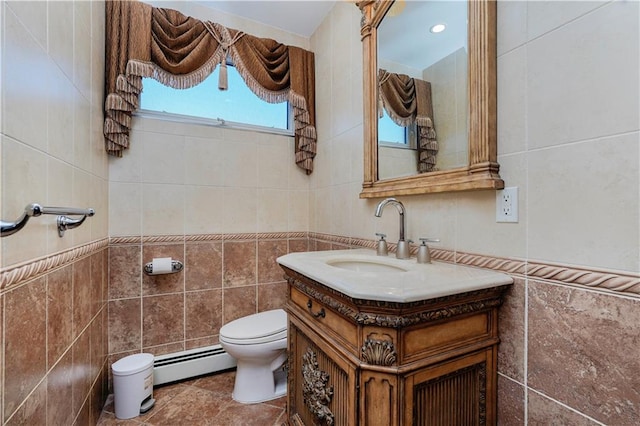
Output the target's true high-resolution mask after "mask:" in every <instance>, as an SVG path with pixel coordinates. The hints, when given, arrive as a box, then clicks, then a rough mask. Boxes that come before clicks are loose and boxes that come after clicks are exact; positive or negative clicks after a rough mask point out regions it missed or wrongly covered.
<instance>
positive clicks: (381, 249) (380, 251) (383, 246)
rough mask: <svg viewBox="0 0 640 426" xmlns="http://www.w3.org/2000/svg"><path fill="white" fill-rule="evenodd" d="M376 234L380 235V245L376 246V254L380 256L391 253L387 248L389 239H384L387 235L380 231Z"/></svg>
mask: <svg viewBox="0 0 640 426" xmlns="http://www.w3.org/2000/svg"><path fill="white" fill-rule="evenodd" d="M376 235H377V236H378V237H380V239H379V240H378V246H377V247H376V254H377V255H378V256H387V255H388V254H389V251H388V248H387V241H386V240H385V239H384V237H386V235H385V234H381V233H379V232H376Z"/></svg>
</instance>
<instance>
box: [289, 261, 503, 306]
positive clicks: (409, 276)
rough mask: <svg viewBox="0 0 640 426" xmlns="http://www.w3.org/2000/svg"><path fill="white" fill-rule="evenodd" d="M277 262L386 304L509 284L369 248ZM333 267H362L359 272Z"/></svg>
mask: <svg viewBox="0 0 640 426" xmlns="http://www.w3.org/2000/svg"><path fill="white" fill-rule="evenodd" d="M277 262H278V263H279V264H280V265H283V266H286V267H287V268H289V269H292V270H294V271H296V272H298V273H300V274H302V275H304V276H306V277H308V278H310V279H312V280H314V281H317V282H319V283H321V284H324V285H326V286H327V287H329V288H332V289H334V290H337V291H339V292H341V293H343V294H345V295H347V296H350V297H353V298H356V299H365V300H379V301H385V302H400V303H404V302H414V301H418V300H427V299H433V298H437V297H443V296H450V295H453V294H459V293H466V292H469V291H475V290H482V289H486V288H491V287H497V286H501V285H505V284H512V283H513V279H512V278H511V277H510V276H509V275H507V274H504V273H501V272H495V271H490V270H486V269H478V268H472V267H468V266H462V265H454V264H450V263H444V262H435V261H434V262H433V263H428V264H419V263H417V262H416V259H415V257H412V258H410V259H396V258H395V256H394V255H390V256H386V257H385V256H377V255H376V252H375V251H374V250H368V249H358V250H329V251H314V252H299V253H290V254H287V255H284V256H281V257H279V258H278V259H277ZM332 264H333V265H347V267H348V266H349V265H354V267H355V268H357V265H364V268H361V269H364V270H350V269H344V268H343V267H336V266H332ZM368 265H371V267H370V268H369V267H368ZM367 269H371V270H367ZM374 269H376V271H373V270H374Z"/></svg>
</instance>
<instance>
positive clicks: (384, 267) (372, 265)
mask: <svg viewBox="0 0 640 426" xmlns="http://www.w3.org/2000/svg"><path fill="white" fill-rule="evenodd" d="M327 265H329V266H332V267H334V268H341V269H346V270H349V271H356V272H367V273H382V274H386V273H399V272H407V271H408V269H406V268H402V267H400V266H397V265H391V264H389V263H386V262H384V261H383V260H382V259H375V258H371V259H350V258H346V259H341V258H338V259H333V260H328V261H327Z"/></svg>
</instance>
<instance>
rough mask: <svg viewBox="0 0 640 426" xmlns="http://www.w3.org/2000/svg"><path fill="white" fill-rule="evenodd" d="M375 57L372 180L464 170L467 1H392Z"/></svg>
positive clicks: (465, 144)
mask: <svg viewBox="0 0 640 426" xmlns="http://www.w3.org/2000/svg"><path fill="white" fill-rule="evenodd" d="M437 25H441V26H444V28H441V27H440V28H439V27H437ZM377 53H378V90H377V92H378V117H379V120H378V179H388V178H394V177H402V176H411V175H415V174H419V173H425V172H432V171H439V170H449V169H454V168H458V167H465V166H467V164H468V163H469V157H468V155H469V154H468V152H469V148H468V108H469V106H468V102H467V99H468V97H467V84H468V83H467V76H468V54H467V53H468V49H467V2H463V1H404V0H397V1H396V2H395V3H394V5H393V6H392V7H391V8H390V9H389V11H388V12H387V14H386V15H385V17H384V19H383V20H382V22H381V23H380V25H379V26H378V52H377Z"/></svg>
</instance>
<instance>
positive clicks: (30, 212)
mask: <svg viewBox="0 0 640 426" xmlns="http://www.w3.org/2000/svg"><path fill="white" fill-rule="evenodd" d="M43 214H53V215H58V219H57V224H58V235H59V236H60V237H62V236H63V235H64V231H66V230H67V229H73V228H76V227H78V226H80V225H82V223H83V222H84V220H85V219H86V218H87V217H91V216H93V215H94V214H96V212H95V210H93V209H78V208H74V207H45V206H41V205H40V204H37V203H32V204H28V205H27V206H26V207H25V208H24V212H23V213H22V215H21V216H20V217H19V218H18V219H17V220H15V221H14V222H6V221H4V220H0V225H1V227H2V229H1V232H0V237H8V236H9V235H13V234H15V233H16V232H18V231H19V230H21V229H22V228H24V226H25V225H26V224H27V222H28V221H29V219H30V218H31V217H38V216H40V215H43ZM66 215H72V216H82V217H81V218H79V219H72V218H69V217H67V216H66Z"/></svg>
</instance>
